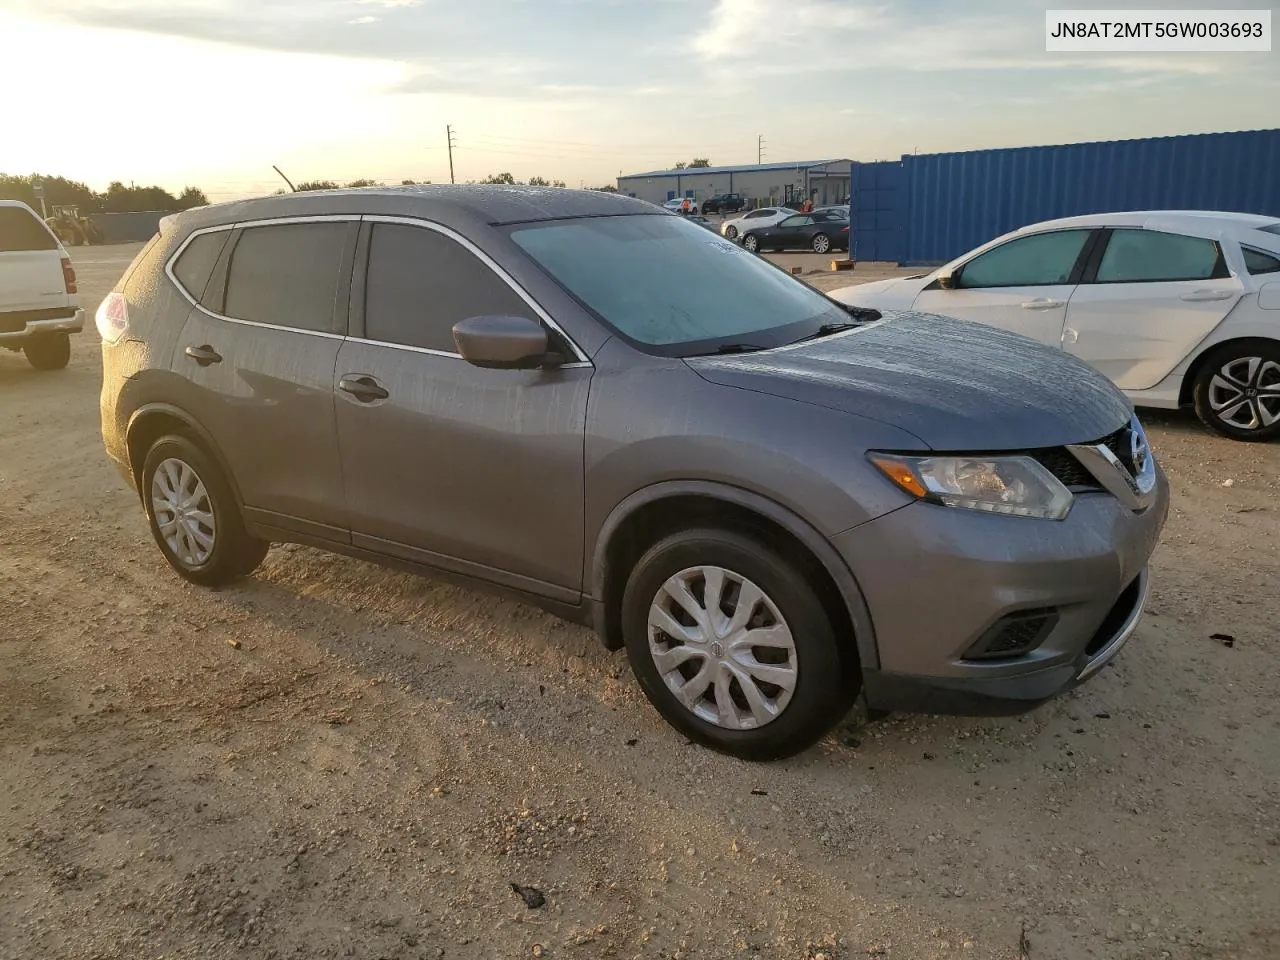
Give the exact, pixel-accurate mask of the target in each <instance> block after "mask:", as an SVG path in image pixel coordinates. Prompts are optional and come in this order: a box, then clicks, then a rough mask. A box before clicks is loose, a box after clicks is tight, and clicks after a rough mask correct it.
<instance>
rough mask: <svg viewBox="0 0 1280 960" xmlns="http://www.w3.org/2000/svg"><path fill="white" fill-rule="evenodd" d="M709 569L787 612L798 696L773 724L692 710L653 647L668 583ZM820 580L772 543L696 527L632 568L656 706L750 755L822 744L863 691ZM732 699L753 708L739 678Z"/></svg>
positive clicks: (726, 747)
mask: <svg viewBox="0 0 1280 960" xmlns="http://www.w3.org/2000/svg"><path fill="white" fill-rule="evenodd" d="M706 565H712V566H718V567H721V568H723V569H725V570H728V571H731V572H732V574H733V575H735V576H738V577H741V578H745V579H746V580H749V581H751V583H753V584H755V585H756V586H757V587H758V588H759V589H760V590H761V591H763V593H764V594H765V595H766V596H767V598H768V601H769V602H771V603H772V604H773V605H774V607H775V608H776V610H777V611H778V613H779V614H780V615H781V618H782V620H783V621H785V624H786V626H787V627H788V628H789V630H790V633H791V636H792V638H793V641H794V668H795V686H794V689H793V691H792V693H791V698H790V701H789V702H787V703H785V704H783V705H782V707H781V711H780V712H779V713H778V714H777V715H776V716H775V717H774V718H773V719H772V720H769V721H767V722H764V723H763V724H761V725H759V726H755V727H754V728H752V729H730V728H729V727H727V726H722V725H720V724H718V723H713V722H710V721H709V720H706V719H703V718H702V717H700V716H698V715H696V714H695V713H694V712H693V710H691V709H690V708H688V707H686V706H684V704H683V703H682V702H681V701H680V699H679V698H678V697H677V696H676V694H675V693H674V692H673V691H672V689H671V688H670V687H669V686H668V685H667V682H666V681H665V680H664V679H663V677H662V674H661V673H660V672H659V670H658V666H657V664H655V662H654V659H653V655H652V654H651V652H650V648H649V627H648V624H649V608H650V606H651V605H652V604H653V602H654V598H655V597H657V596H658V595H659V591H660V590H661V589H662V587H663V584H665V583H666V581H667V580H668V579H669V578H671V577H673V576H675V575H676V574H679V573H680V572H681V571H684V570H687V569H688V568H691V567H700V566H706ZM811 579H812V577H811V574H810V571H808V570H805V569H803V568H799V567H797V565H796V564H795V563H793V562H791V561H789V560H787V559H786V558H785V557H783V556H782V555H781V554H779V553H778V552H777V551H775V550H774V549H773V548H771V547H770V546H768V545H767V544H766V543H765V542H762V541H760V540H757V539H755V538H754V537H751V536H748V535H746V534H742V533H737V532H733V531H729V530H721V529H715V528H706V529H694V530H688V531H684V532H681V533H676V534H673V535H671V536H668V537H666V538H664V539H663V540H661V541H659V542H658V543H656V544H654V545H653V546H652V547H650V548H649V549H648V550H647V551H645V553H644V555H643V556H642V557H641V558H640V559H639V561H637V563H636V565H635V567H634V568H633V569H632V571H631V575H630V577H629V579H628V582H627V586H626V590H625V591H624V593H623V598H622V628H623V637H624V640H625V642H626V647H627V657H628V659H629V660H630V661H631V667H632V670H633V671H634V672H635V675H636V679H637V680H638V681H639V683H640V687H641V689H642V690H643V691H644V693H645V696H646V697H648V698H649V702H650V703H652V704H653V706H654V707H655V708H656V709H657V711H658V712H659V713H660V714H662V716H663V718H664V719H665V720H666V721H667V722H668V723H669V724H671V725H672V726H673V727H675V728H676V729H677V730H679V731H680V732H681V733H683V734H684V735H685V736H687V737H689V739H691V740H693V741H695V742H697V743H701V744H703V745H705V746H707V747H710V748H711V749H713V750H717V751H720V752H722V753H727V754H730V755H733V756H736V757H740V758H742V759H744V760H776V759H780V758H783V757H789V756H792V755H794V754H796V753H799V752H800V751H802V750H804V749H806V748H807V747H809V746H811V745H812V744H813V743H815V742H816V741H817V740H818V739H820V738H821V737H822V736H823V735H824V734H826V733H827V731H828V730H830V729H831V727H832V726H833V725H834V724H835V723H836V722H837V721H838V720H839V719H840V718H841V717H842V716H844V714H845V713H846V712H847V711H848V709H849V707H850V705H851V704H852V703H853V700H854V697H855V696H856V695H857V693H858V688H859V680H858V676H859V675H858V672H857V670H856V669H853V668H854V667H855V666H856V655H855V654H854V653H853V651H852V649H850V648H846V649H845V650H844V651H843V652H842V649H841V645H840V643H839V642H838V639H837V637H836V633H835V629H834V628H833V626H832V623H831V620H830V617H829V616H828V614H827V611H826V609H825V608H824V606H823V604H822V601H821V599H820V598H819V596H818V594H817V593H816V592H815V591H814V589H813V587H812V586H810V582H811ZM727 595H728V594H726V596H727ZM735 601H736V598H735ZM753 609H754V610H763V607H760V606H757V607H755V608H753ZM722 611H723V608H722ZM766 615H767V611H766ZM716 646H717V647H718V644H717V645H716ZM703 649H707V648H703ZM757 655H759V651H753V653H752V656H757ZM790 656H791V655H787V657H788V658H789V657H790ZM703 662H705V661H703ZM769 662H773V663H776V662H778V661H776V660H773V661H769ZM694 663H695V661H694V660H692V659H689V660H686V661H685V664H687V665H690V666H689V669H692V670H693V671H694V673H695V674H696V673H697V671H698V670H699V669H701V668H697V667H693V666H692V665H693V664H694ZM679 669H681V670H684V669H685V667H684V666H682V667H680V668H679ZM685 679H686V681H687V680H688V679H689V677H688V676H687V675H686V676H685ZM726 689H729V690H730V691H733V690H734V688H733V687H728V688H726ZM777 689H778V690H779V693H780V692H781V691H780V688H777ZM704 696H705V695H704ZM733 699H734V701H735V704H736V705H737V707H738V708H739V709H740V710H746V709H747V707H745V706H744V704H745V697H744V695H743V691H742V688H741V685H740V682H739V686H738V687H737V688H736V695H734V696H733ZM700 702H701V703H702V704H703V706H704V707H706V708H707V709H710V708H709V707H707V706H706V705H707V703H709V702H714V701H705V700H704V701H700ZM719 709H720V707H719V705H718V704H716V710H719Z"/></svg>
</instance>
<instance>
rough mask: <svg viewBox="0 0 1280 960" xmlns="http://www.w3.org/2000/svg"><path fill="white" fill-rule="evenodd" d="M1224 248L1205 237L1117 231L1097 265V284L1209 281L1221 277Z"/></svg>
mask: <svg viewBox="0 0 1280 960" xmlns="http://www.w3.org/2000/svg"><path fill="white" fill-rule="evenodd" d="M1220 259H1221V251H1220V250H1219V248H1218V244H1217V243H1215V242H1214V241H1213V240H1207V239H1205V238H1204V237H1187V236H1183V235H1182V234H1179V233H1161V232H1160V231H1157V230H1125V229H1122V230H1114V231H1112V233H1111V238H1110V240H1109V241H1108V242H1107V249H1106V250H1105V251H1104V252H1103V254H1102V260H1101V262H1100V263H1099V264H1098V276H1097V282H1098V283H1157V282H1160V281H1171V280H1209V279H1212V278H1213V277H1215V276H1219V275H1220V273H1219V261H1220Z"/></svg>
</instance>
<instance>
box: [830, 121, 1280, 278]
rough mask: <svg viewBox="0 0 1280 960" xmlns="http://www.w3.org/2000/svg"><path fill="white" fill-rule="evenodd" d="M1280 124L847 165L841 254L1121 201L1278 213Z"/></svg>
mask: <svg viewBox="0 0 1280 960" xmlns="http://www.w3.org/2000/svg"><path fill="white" fill-rule="evenodd" d="M1277 170H1280V130H1248V131H1242V132H1238V133H1204V134H1194V135H1190V136H1181V137H1153V138H1150V139H1144V140H1112V141H1100V142H1094V143H1073V144H1063V145H1059V146H1049V147H1016V148H1012V149H1006V150H972V151H967V152H964V153H935V154H925V155H921V156H913V155H907V156H904V157H903V158H902V159H901V160H900V161H887V162H880V163H854V164H852V165H851V167H850V179H851V199H850V207H849V214H850V219H851V221H852V222H851V227H852V232H851V236H850V242H851V245H852V250H851V251H850V256H852V257H853V258H855V259H858V260H896V261H897V262H899V263H901V264H903V265H904V266H924V265H931V264H938V263H945V262H947V261H948V260H951V259H953V258H955V257H958V256H959V255H960V254H962V253H964V252H966V251H967V250H971V249H973V248H974V247H976V246H978V245H979V244H982V243H985V242H986V241H988V240H991V239H992V238H994V237H997V236H999V235H1001V234H1002V233H1007V232H1008V231H1010V230H1015V229H1017V228H1018V227H1022V226H1026V225H1027V224H1030V223H1037V222H1039V221H1041V220H1052V219H1054V218H1056V217H1070V216H1078V215H1082V214H1089V213H1109V212H1114V211H1122V210H1228V211H1234V212H1238V213H1260V214H1266V215H1268V216H1276V217H1280V177H1277V176H1276V171H1277Z"/></svg>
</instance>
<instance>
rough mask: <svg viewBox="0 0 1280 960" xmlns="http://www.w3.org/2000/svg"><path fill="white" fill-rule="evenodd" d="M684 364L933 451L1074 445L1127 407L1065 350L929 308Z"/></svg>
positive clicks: (1114, 425) (1093, 436) (1124, 414)
mask: <svg viewBox="0 0 1280 960" xmlns="http://www.w3.org/2000/svg"><path fill="white" fill-rule="evenodd" d="M686 362H687V363H688V364H689V365H690V366H691V367H692V368H693V369H694V370H695V371H696V372H697V373H698V374H699V375H700V376H702V377H703V378H704V379H706V380H709V381H711V382H712V383H717V384H722V385H724V386H730V387H738V388H740V389H744V390H753V391H756V392H759V393H767V394H772V395H774V396H779V397H787V398H789V399H793V400H799V401H801V402H804V403H812V404H817V405H819V406H824V407H830V408H833V409H836V410H842V411H844V412H846V413H851V414H854V415H856V416H860V417H867V418H870V419H873V420H878V421H880V422H882V423H886V424H890V425H892V426H895V427H898V428H900V429H902V430H906V431H908V432H910V433H912V434H914V435H915V436H917V437H919V438H920V439H921V440H922V441H923V442H924V443H925V444H926V445H927V446H928V447H930V448H932V449H934V450H954V451H971V452H979V451H990V452H994V451H998V450H1025V449H1032V448H1036V447H1054V446H1061V445H1063V444H1067V443H1085V442H1088V441H1091V440H1097V439H1099V438H1101V437H1104V436H1106V435H1107V434H1109V433H1111V432H1113V431H1115V430H1118V429H1119V428H1120V427H1122V426H1124V425H1125V423H1127V422H1128V420H1129V418H1130V417H1131V416H1132V407H1131V406H1130V404H1129V401H1128V400H1127V399H1125V396H1124V394H1122V393H1121V392H1120V391H1119V390H1118V389H1116V387H1115V386H1114V385H1113V384H1112V383H1111V381H1109V380H1107V379H1106V378H1105V377H1103V376H1102V375H1101V374H1100V373H1098V372H1097V371H1095V370H1094V369H1093V368H1092V367H1090V366H1088V365H1087V364H1085V363H1084V362H1083V361H1081V360H1078V359H1076V358H1075V357H1073V356H1071V355H1070V354H1067V353H1064V352H1063V351H1061V350H1056V349H1054V348H1052V347H1046V346H1044V345H1042V344H1040V343H1037V342H1036V341H1034V340H1031V339H1029V338H1027V337H1024V336H1022V335H1021V334H1016V333H1009V332H1007V331H1004V330H998V329H995V328H994V327H988V326H983V325H981V324H976V323H969V322H967V321H963V320H951V319H949V318H946V317H938V316H933V315H930V314H920V313H886V314H885V315H884V319H882V320H879V321H877V322H875V323H872V324H869V325H867V326H865V327H859V328H857V329H855V330H852V331H850V332H848V333H844V334H835V335H833V336H830V337H824V338H822V339H819V340H813V341H809V342H806V343H800V344H795V345H792V346H787V347H779V348H777V349H774V350H765V351H761V352H759V353H750V354H742V355H734V356H725V357H695V358H690V359H689V360H687V361H686Z"/></svg>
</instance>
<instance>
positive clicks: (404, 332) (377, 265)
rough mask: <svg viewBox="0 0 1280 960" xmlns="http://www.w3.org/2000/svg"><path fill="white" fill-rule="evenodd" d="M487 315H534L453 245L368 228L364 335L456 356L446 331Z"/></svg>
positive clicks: (404, 229) (395, 227) (434, 236)
mask: <svg viewBox="0 0 1280 960" xmlns="http://www.w3.org/2000/svg"><path fill="white" fill-rule="evenodd" d="M700 232H702V233H705V232H706V231H705V230H701V229H700ZM491 314H500V315H501V314H505V315H514V316H518V317H532V316H534V313H533V310H532V308H530V306H529V304H528V303H526V302H525V301H524V299H523V298H521V297H520V295H519V294H517V293H516V292H515V291H514V290H512V289H511V287H510V286H509V285H508V284H507V283H506V281H504V280H503V279H502V278H501V277H500V276H498V275H497V274H496V273H494V272H493V270H492V269H490V267H489V266H488V265H487V264H485V263H484V262H483V261H482V260H480V259H479V258H478V257H477V256H475V254H473V253H471V251H469V250H467V249H466V248H465V247H464V246H462V244H460V243H458V242H457V241H456V240H452V239H450V238H449V237H446V236H445V235H444V234H441V233H437V232H436V231H434V230H427V229H424V228H422V227H411V226H406V225H403V224H394V223H377V224H374V226H373V236H372V238H371V240H370V245H369V279H368V283H367V284H366V287H365V308H364V329H365V336H366V337H368V338H369V339H370V340H381V341H383V342H385V343H399V344H404V345H405V346H410V347H425V348H427V349H428V350H443V351H445V352H447V353H457V352H458V348H457V346H456V345H455V344H454V342H453V325H454V324H455V323H457V322H458V321H459V320H465V319H467V317H479V316H485V315H491Z"/></svg>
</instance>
